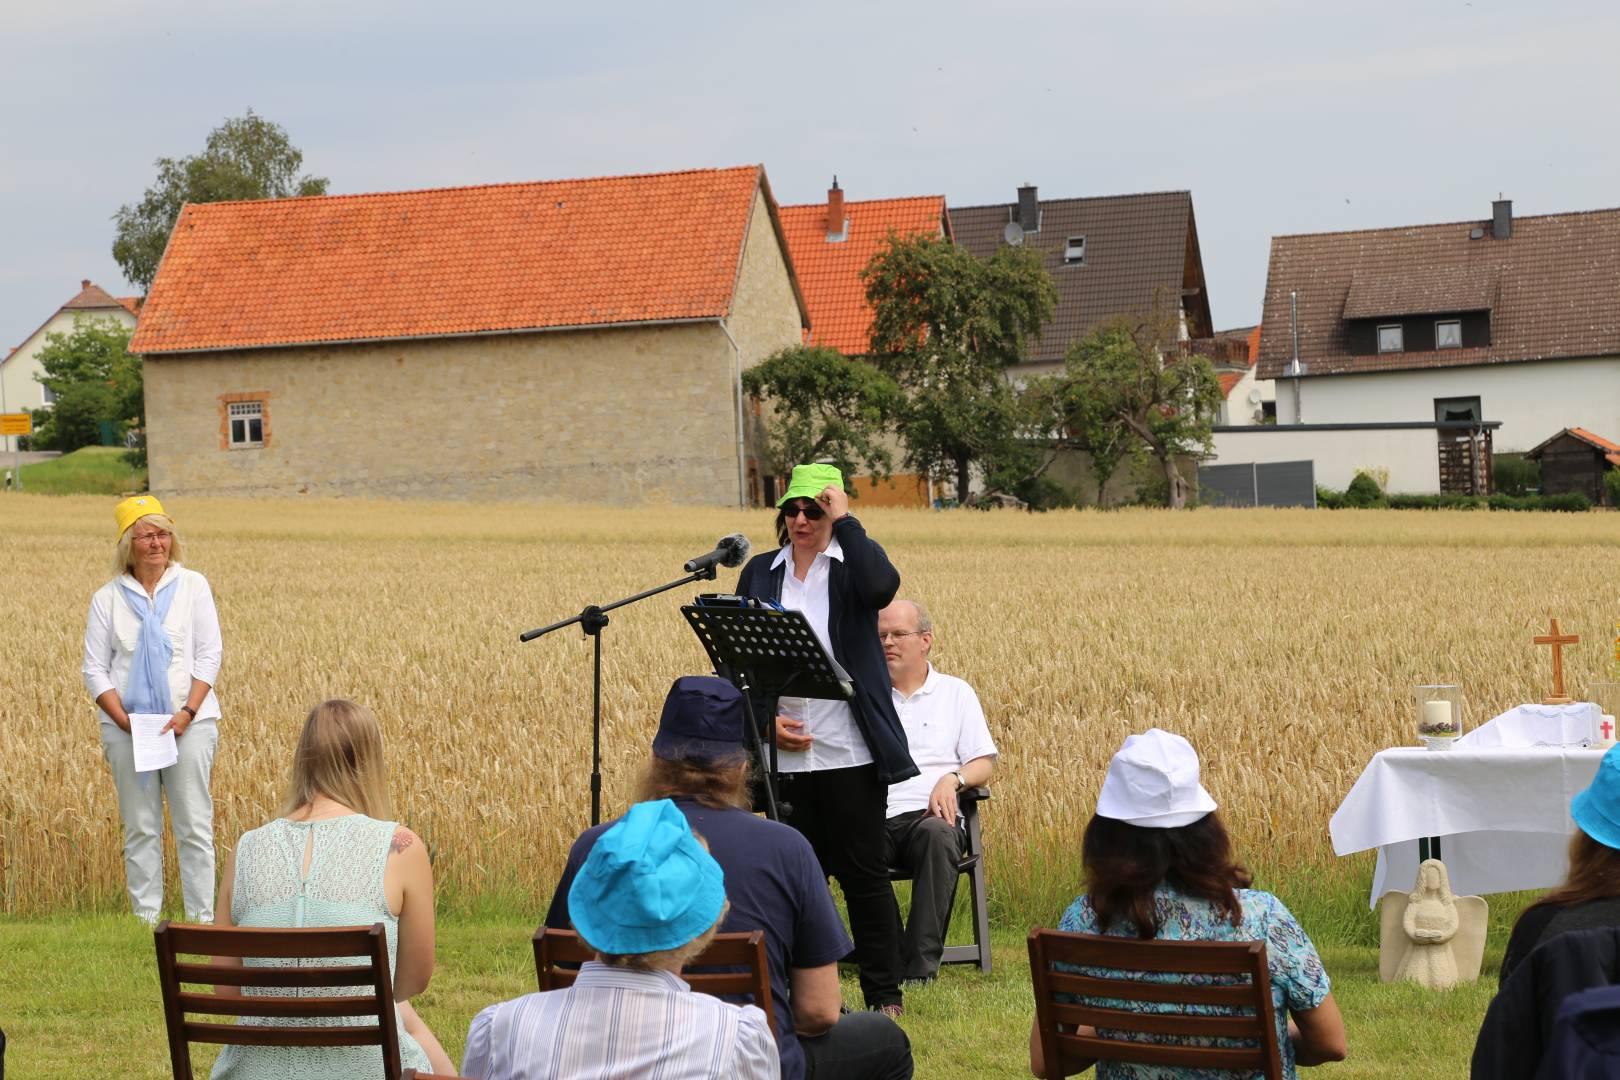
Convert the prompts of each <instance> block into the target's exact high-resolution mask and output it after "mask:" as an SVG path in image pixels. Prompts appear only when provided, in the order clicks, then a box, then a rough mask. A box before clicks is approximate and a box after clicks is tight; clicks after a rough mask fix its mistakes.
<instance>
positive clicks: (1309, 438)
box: [1200, 394, 1440, 494]
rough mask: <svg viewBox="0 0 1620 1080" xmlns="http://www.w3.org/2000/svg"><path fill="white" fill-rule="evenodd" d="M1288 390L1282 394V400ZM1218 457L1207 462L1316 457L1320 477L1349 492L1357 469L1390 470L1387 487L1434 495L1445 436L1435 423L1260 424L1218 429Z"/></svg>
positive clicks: (1326, 483)
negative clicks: (1352, 426) (1353, 426)
mask: <svg viewBox="0 0 1620 1080" xmlns="http://www.w3.org/2000/svg"><path fill="white" fill-rule="evenodd" d="M1284 396H1286V395H1282V394H1279V395H1278V397H1279V400H1280V399H1281V398H1282V397H1284ZM1214 438H1215V456H1214V457H1213V458H1207V459H1205V460H1204V461H1202V462H1200V464H1203V465H1247V464H1250V463H1254V464H1258V465H1265V464H1267V463H1270V462H1274V461H1314V462H1315V463H1316V482H1317V483H1318V484H1319V485H1321V486H1322V487H1330V488H1335V489H1337V490H1340V491H1343V490H1344V489H1345V488H1347V487H1349V486H1350V481H1351V480H1353V479H1355V476H1356V473H1358V472H1363V471H1371V472H1374V473H1375V474H1376V473H1378V472H1380V471H1381V470H1388V473H1389V483H1388V484H1387V485H1386V486H1385V490H1386V491H1390V492H1395V493H1399V494H1433V493H1435V492H1437V491H1439V490H1440V448H1439V439H1438V436H1437V434H1436V432H1435V430H1434V429H1433V428H1394V429H1381V430H1380V429H1374V430H1367V429H1359V430H1338V431H1320V430H1316V429H1312V428H1303V429H1289V428H1284V427H1272V426H1269V425H1267V426H1264V427H1254V428H1251V429H1250V430H1248V431H1217V432H1216V433H1215V436H1214Z"/></svg>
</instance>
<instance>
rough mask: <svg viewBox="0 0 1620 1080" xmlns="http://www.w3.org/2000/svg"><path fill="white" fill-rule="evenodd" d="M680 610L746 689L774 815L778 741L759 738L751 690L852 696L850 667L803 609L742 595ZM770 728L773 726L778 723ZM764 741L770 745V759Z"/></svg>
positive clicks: (728, 675) (751, 737)
mask: <svg viewBox="0 0 1620 1080" xmlns="http://www.w3.org/2000/svg"><path fill="white" fill-rule="evenodd" d="M681 614H682V615H684V616H686V621H687V622H688V623H689V624H690V625H691V627H692V632H693V633H694V634H696V635H697V636H698V641H700V642H702V643H703V651H704V652H706V653H708V654H709V662H710V663H712V664H713V665H714V670H715V674H717V675H719V676H720V677H721V678H722V679H725V680H727V681H729V682H731V683H732V684H733V685H735V686H736V687H737V689H738V690H741V691H742V695H743V704H744V707H745V708H746V709H747V712H748V723H747V728H748V741H749V749H750V750H751V751H752V752H753V754H754V760H755V761H756V762H757V763H758V765H759V773H760V777H761V779H762V781H763V783H762V786H763V788H764V792H765V814H766V816H767V817H770V818H771V819H773V820H775V819H776V817H777V812H776V740H775V739H774V738H772V739H769V740H763V741H762V740H761V738H760V732H761V728H760V724H759V722H758V720H757V719H756V717H755V716H754V707H753V701H752V700H751V692H752V691H758V692H759V693H761V694H763V695H764V696H766V697H771V698H775V697H782V696H783V695H791V696H795V697H813V698H830V699H832V700H834V701H848V700H850V699H851V698H853V697H854V696H855V687H854V685H853V684H852V683H851V682H850V681H849V674H848V672H846V671H844V669H843V668H841V667H839V666H838V662H837V661H836V660H834V659H833V658H832V657H830V656H828V655H827V650H826V649H823V648H822V647H821V642H820V640H819V639H817V637H816V634H815V631H814V630H812V629H810V624H809V623H808V622H807V621H805V617H804V614H803V613H802V612H798V611H779V610H777V609H776V608H769V607H754V606H751V602H750V601H747V600H744V599H742V598H740V597H739V598H734V599H733V598H727V601H726V602H721V603H718V604H717V603H713V602H711V603H708V604H688V605H686V606H685V607H683V608H681ZM770 730H772V731H774V730H775V724H774V722H773V723H772V724H771V725H770ZM764 742H769V745H770V760H769V762H768V763H767V761H766V756H765V747H764V745H763V743H764Z"/></svg>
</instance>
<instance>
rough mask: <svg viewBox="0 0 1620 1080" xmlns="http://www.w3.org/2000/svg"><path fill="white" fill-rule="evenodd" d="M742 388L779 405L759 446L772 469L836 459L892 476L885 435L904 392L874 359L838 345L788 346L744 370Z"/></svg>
mask: <svg viewBox="0 0 1620 1080" xmlns="http://www.w3.org/2000/svg"><path fill="white" fill-rule="evenodd" d="M743 389H744V390H746V391H747V392H748V393H750V394H752V395H753V396H754V397H757V398H761V399H763V400H765V401H768V402H770V403H771V404H772V405H773V406H774V413H775V416H774V418H773V420H771V421H770V422H769V423H767V424H766V425H765V431H764V440H763V441H764V445H763V447H762V448H761V451H762V456H763V457H764V459H765V461H766V463H767V464H769V465H770V466H771V468H772V469H773V470H774V471H775V472H777V473H780V474H784V475H785V474H786V473H787V472H788V470H790V469H792V468H793V466H794V465H796V464H799V463H801V462H806V461H831V462H832V463H833V464H835V465H837V466H838V469H839V471H840V472H842V473H844V474H845V475H849V474H851V473H853V472H856V471H858V470H859V471H864V472H867V473H869V474H871V475H873V476H876V477H878V478H880V479H886V478H887V477H888V475H889V469H890V467H891V466H892V465H893V461H892V459H891V457H890V454H889V451H888V448H887V447H885V446H884V445H883V442H882V437H883V433H884V432H885V431H886V430H887V429H888V428H889V426H890V425H891V424H892V423H893V422H894V418H895V416H896V414H897V413H898V412H899V409H900V406H901V403H902V402H903V400H904V398H903V395H902V394H901V392H900V387H899V386H898V385H896V383H895V381H894V380H893V379H891V378H889V377H888V376H887V375H885V374H883V373H882V372H881V371H878V370H877V369H876V368H874V367H872V365H871V364H868V363H865V362H863V361H860V360H851V359H849V358H848V357H846V356H844V355H843V354H842V353H840V352H838V351H837V350H835V349H828V348H825V347H820V346H816V347H812V346H807V345H790V346H788V347H787V348H785V349H781V350H778V351H777V352H775V353H773V354H771V355H770V356H768V357H766V358H765V359H764V360H762V361H760V362H759V363H758V364H755V365H754V366H753V367H751V368H749V369H748V370H747V371H745V372H743Z"/></svg>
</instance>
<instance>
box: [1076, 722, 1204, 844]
mask: <svg viewBox="0 0 1620 1080" xmlns="http://www.w3.org/2000/svg"><path fill="white" fill-rule="evenodd" d="M1214 809H1215V800H1214V799H1212V798H1210V796H1209V792H1207V791H1205V790H1204V786H1203V785H1202V784H1200V783H1199V782H1198V752H1197V751H1195V750H1194V749H1193V748H1192V743H1190V742H1188V741H1187V740H1186V739H1183V738H1182V737H1181V736H1180V735H1172V734H1171V733H1170V732H1168V731H1163V730H1161V729H1159V728H1148V729H1147V730H1146V731H1144V732H1143V733H1142V734H1140V735H1129V736H1127V737H1126V739H1125V745H1124V746H1122V747H1120V748H1119V752H1118V753H1116V754H1115V755H1114V757H1113V759H1112V760H1111V761H1109V763H1108V775H1107V776H1106V777H1104V778H1103V785H1102V791H1100V792H1099V793H1098V794H1097V814H1098V816H1100V817H1105V818H1113V819H1115V820H1117V821H1123V822H1126V823H1127V824H1130V825H1140V826H1142V827H1144V828H1148V829H1175V828H1179V827H1180V826H1182V825H1191V824H1192V823H1193V822H1195V821H1197V820H1198V819H1199V818H1202V817H1204V816H1205V815H1206V814H1208V813H1209V812H1210V811H1212V810H1214Z"/></svg>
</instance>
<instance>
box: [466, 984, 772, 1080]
mask: <svg viewBox="0 0 1620 1080" xmlns="http://www.w3.org/2000/svg"><path fill="white" fill-rule="evenodd" d="M461 1072H462V1075H464V1076H469V1077H476V1078H477V1080H575V1078H576V1077H577V1078H585V1077H590V1078H591V1080H616V1078H619V1077H624V1078H630V1077H638V1078H639V1077H650V1078H656V1080H698V1078H700V1077H701V1078H709V1077H740V1078H743V1080H777V1078H778V1077H779V1076H780V1075H781V1072H780V1066H779V1065H778V1064H777V1057H776V1040H775V1039H774V1038H772V1037H771V1029H770V1026H769V1025H768V1024H767V1023H766V1021H765V1014H764V1013H762V1012H760V1011H759V1009H757V1008H755V1007H754V1006H752V1005H742V1006H738V1005H732V1004H729V1003H727V1002H724V1001H721V1000H720V999H719V998H716V997H711V996H709V995H708V994H695V993H693V992H692V989H691V987H689V986H687V984H686V983H685V982H684V981H682V980H681V979H680V978H679V977H677V976H676V975H674V974H672V973H671V972H668V971H635V970H631V969H629V968H620V967H609V966H608V965H606V964H602V963H598V962H597V961H595V960H592V961H589V962H587V963H586V964H585V965H584V966H583V967H582V968H580V971H579V978H578V979H577V980H576V981H575V982H574V985H573V986H571V987H569V988H568V989H566V990H552V991H548V992H546V993H540V994H525V995H524V996H523V997H520V998H514V999H513V1000H511V1001H505V1002H502V1003H501V1004H499V1005H491V1006H490V1007H489V1008H487V1009H485V1010H484V1011H483V1012H481V1013H479V1014H478V1015H477V1016H475V1017H473V1022H472V1026H471V1027H469V1028H468V1029H467V1053H466V1056H465V1057H464V1058H463V1059H462V1062H461Z"/></svg>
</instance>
